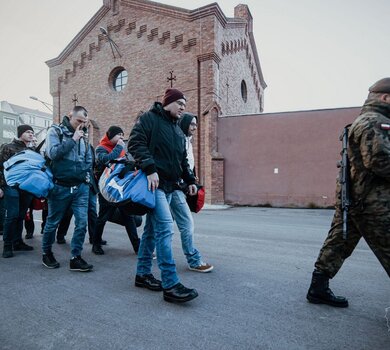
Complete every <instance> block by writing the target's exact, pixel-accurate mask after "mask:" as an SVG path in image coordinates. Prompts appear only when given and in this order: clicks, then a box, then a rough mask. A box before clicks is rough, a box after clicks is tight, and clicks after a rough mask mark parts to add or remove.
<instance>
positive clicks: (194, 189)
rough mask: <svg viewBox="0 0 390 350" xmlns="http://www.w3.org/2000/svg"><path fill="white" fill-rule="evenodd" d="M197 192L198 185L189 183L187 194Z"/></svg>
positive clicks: (191, 194)
mask: <svg viewBox="0 0 390 350" xmlns="http://www.w3.org/2000/svg"><path fill="white" fill-rule="evenodd" d="M197 192H198V187H196V185H189V186H188V194H189V195H190V196H195V195H196V193H197Z"/></svg>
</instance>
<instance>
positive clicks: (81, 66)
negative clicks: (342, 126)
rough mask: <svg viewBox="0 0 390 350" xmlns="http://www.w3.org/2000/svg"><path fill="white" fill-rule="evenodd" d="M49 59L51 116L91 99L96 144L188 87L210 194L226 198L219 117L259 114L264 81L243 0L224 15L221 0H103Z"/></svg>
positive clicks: (200, 167) (197, 152)
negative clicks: (206, 0)
mask: <svg viewBox="0 0 390 350" xmlns="http://www.w3.org/2000/svg"><path fill="white" fill-rule="evenodd" d="M46 63H47V65H48V66H49V68H50V93H51V95H52V96H53V105H54V115H55V116H57V117H55V119H56V118H58V119H57V120H55V122H59V121H60V118H61V116H62V115H64V114H67V113H68V111H69V110H71V108H72V106H73V105H74V104H76V103H77V104H80V105H83V106H85V107H86V108H87V109H88V111H89V115H90V118H91V120H92V125H93V128H92V130H90V137H91V138H92V141H93V143H94V144H96V143H97V142H98V141H99V139H100V138H101V137H102V136H103V135H104V133H105V131H106V130H107V128H108V127H109V126H110V125H113V124H117V125H120V126H122V127H123V128H124V130H125V132H126V134H128V133H129V132H130V130H131V127H132V125H133V123H134V121H135V118H136V116H137V114H138V113H139V112H140V111H145V110H147V109H148V108H149V107H150V106H151V105H152V103H153V102H154V101H157V100H160V101H161V98H162V95H163V93H164V91H165V89H166V88H168V87H171V85H172V86H173V87H175V88H178V89H180V90H182V91H183V92H184V93H185V95H186V97H187V99H188V101H187V111H188V112H192V113H194V114H197V115H198V116H199V121H198V124H199V128H198V129H199V130H198V135H197V137H196V138H195V140H194V152H195V157H196V167H197V172H198V175H199V178H200V180H201V182H202V183H203V184H205V186H206V188H207V200H208V202H210V203H223V202H224V180H223V176H224V160H223V156H222V154H220V153H219V152H218V138H217V126H218V119H219V117H221V116H226V115H234V114H258V113H261V112H262V111H263V105H264V89H265V87H266V84H265V82H264V78H263V75H262V71H261V66H260V61H259V57H258V54H257V50H256V44H255V41H254V37H253V32H252V15H251V13H250V11H249V8H248V7H247V6H246V5H237V6H236V7H235V9H234V18H228V17H226V16H225V15H224V13H223V12H222V10H221V9H220V7H219V6H218V4H216V3H213V4H210V5H207V6H203V7H200V8H197V9H195V10H187V9H183V8H179V7H175V6H168V5H164V4H162V3H157V2H152V1H148V0H103V5H102V7H101V8H100V9H99V10H98V11H97V13H96V14H95V15H94V16H93V17H92V18H91V19H90V21H89V22H88V23H87V24H86V25H85V27H84V28H83V29H82V30H81V31H80V32H79V33H78V34H77V35H76V37H75V38H74V39H73V40H72V41H71V42H70V43H69V45H68V46H67V47H66V48H65V49H64V50H63V51H62V52H61V53H60V55H59V56H58V57H56V58H54V59H51V60H49V61H47V62H46Z"/></svg>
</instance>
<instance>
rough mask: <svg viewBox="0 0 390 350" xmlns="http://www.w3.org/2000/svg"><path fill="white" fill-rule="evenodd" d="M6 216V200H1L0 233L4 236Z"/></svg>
mask: <svg viewBox="0 0 390 350" xmlns="http://www.w3.org/2000/svg"><path fill="white" fill-rule="evenodd" d="M4 215H5V210H4V199H3V198H1V199H0V233H1V234H3V226H4Z"/></svg>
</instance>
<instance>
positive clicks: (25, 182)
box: [3, 149, 54, 198]
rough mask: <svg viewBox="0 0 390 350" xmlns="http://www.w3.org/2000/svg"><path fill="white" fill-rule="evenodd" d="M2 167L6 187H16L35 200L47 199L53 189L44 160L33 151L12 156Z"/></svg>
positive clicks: (51, 179)
mask: <svg viewBox="0 0 390 350" xmlns="http://www.w3.org/2000/svg"><path fill="white" fill-rule="evenodd" d="M3 166H4V178H5V181H6V182H7V185H8V186H17V187H18V188H19V189H20V190H23V191H26V192H29V193H32V194H33V195H34V196H35V197H37V198H42V197H47V195H48V194H49V191H50V190H51V189H52V188H53V187H54V183H53V174H52V172H51V170H50V169H49V168H48V167H47V166H46V159H45V158H44V157H43V156H42V155H40V154H39V153H37V152H35V151H33V150H29V149H26V150H24V151H21V152H18V153H16V154H14V155H13V156H12V157H11V158H9V159H8V160H7V161H6V162H4V165H3Z"/></svg>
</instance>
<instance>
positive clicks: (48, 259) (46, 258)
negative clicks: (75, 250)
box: [42, 252, 60, 269]
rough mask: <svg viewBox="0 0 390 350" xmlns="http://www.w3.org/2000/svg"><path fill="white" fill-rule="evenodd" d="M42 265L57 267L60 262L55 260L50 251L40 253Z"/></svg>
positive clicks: (49, 267) (51, 267)
mask: <svg viewBox="0 0 390 350" xmlns="http://www.w3.org/2000/svg"><path fill="white" fill-rule="evenodd" d="M42 265H43V266H45V267H47V268H48V269H57V268H59V267H60V263H59V262H58V261H57V260H56V258H55V257H54V255H53V253H52V252H49V253H46V254H43V255H42Z"/></svg>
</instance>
